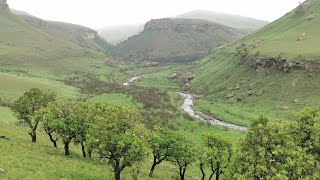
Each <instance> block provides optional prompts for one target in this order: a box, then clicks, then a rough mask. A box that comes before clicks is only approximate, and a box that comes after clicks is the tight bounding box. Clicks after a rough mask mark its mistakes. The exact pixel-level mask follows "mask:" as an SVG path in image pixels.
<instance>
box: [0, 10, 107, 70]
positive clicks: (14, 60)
mask: <svg viewBox="0 0 320 180" xmlns="http://www.w3.org/2000/svg"><path fill="white" fill-rule="evenodd" d="M22 17H24V18H26V17H28V18H32V19H36V18H34V17H30V16H18V15H14V14H12V13H11V12H10V11H9V9H8V8H3V9H0V29H1V33H0V39H1V41H0V65H1V71H3V72H7V71H15V72H20V73H31V74H42V75H41V76H43V73H45V74H51V75H52V74H53V75H59V76H60V75H61V74H64V73H68V74H72V73H75V72H96V71H103V69H104V68H100V69H99V70H98V69H97V68H96V67H106V68H107V66H106V59H108V57H109V56H108V55H106V54H104V53H99V52H97V51H96V50H101V51H102V50H103V48H102V45H104V44H105V42H104V41H103V40H101V44H99V43H96V42H94V41H95V39H96V38H93V37H94V36H95V35H96V34H95V33H94V31H88V32H86V31H82V30H83V29H85V28H83V27H79V26H76V25H67V24H63V26H60V23H53V22H50V23H47V22H45V21H42V20H39V19H37V20H39V21H37V22H39V23H40V24H41V25H42V26H41V28H35V27H34V26H31V25H30V24H29V23H27V22H26V21H25V19H24V18H22ZM69 26H70V31H64V29H63V30H61V29H59V27H61V28H62V27H63V28H65V27H69ZM45 27H50V28H52V29H49V28H45ZM75 27H77V28H79V32H78V31H77V30H76V28H75ZM55 28H56V29H55ZM73 32H74V33H75V34H77V33H79V34H80V35H79V36H77V35H74V34H73ZM69 33H70V34H71V35H70V36H68V37H67V34H69ZM81 33H82V34H81ZM73 38H74V40H73ZM81 41H83V44H81V43H80V42H81ZM98 41H100V40H98ZM80 45H82V46H83V47H81V46H80ZM87 46H91V48H92V49H88V48H84V47H87Z"/></svg>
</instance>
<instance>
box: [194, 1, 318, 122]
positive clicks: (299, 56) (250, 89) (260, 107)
mask: <svg viewBox="0 0 320 180" xmlns="http://www.w3.org/2000/svg"><path fill="white" fill-rule="evenodd" d="M319 13H320V2H319V1H316V0H309V1H306V2H304V3H302V4H300V5H299V6H298V7H297V8H296V9H294V10H293V11H291V12H290V13H288V14H286V15H285V16H284V17H282V18H280V19H278V20H277V21H275V22H273V23H271V24H269V25H268V26H266V27H264V28H262V29H261V30H259V31H257V32H256V33H254V34H252V35H249V36H247V37H245V38H243V39H241V40H238V41H236V42H233V43H230V44H227V45H224V46H222V47H220V48H217V49H215V50H213V51H212V52H211V53H210V54H209V55H208V56H207V57H206V58H204V59H203V60H202V61H199V64H198V65H197V68H196V69H195V70H194V71H195V73H196V78H195V79H194V81H192V86H193V87H192V89H193V92H194V93H197V94H199V95H200V94H201V96H200V97H201V98H200V99H199V100H198V101H197V103H196V104H195V106H196V108H198V109H200V110H202V111H206V112H209V113H210V112H211V113H212V114H214V115H215V116H217V117H220V118H222V119H225V120H229V121H233V122H235V123H239V124H244V125H248V124H250V120H251V119H253V118H254V117H257V116H259V115H267V116H268V117H271V118H275V117H281V118H284V117H287V116H291V112H292V111H295V110H298V109H302V108H304V107H306V106H315V107H319V105H320V104H319V102H320V96H319V94H320V58H319V57H320V51H319V49H320V43H319V42H320V34H319V33H318V30H319V28H320V26H319V24H320V18H319V17H318V14H319Z"/></svg>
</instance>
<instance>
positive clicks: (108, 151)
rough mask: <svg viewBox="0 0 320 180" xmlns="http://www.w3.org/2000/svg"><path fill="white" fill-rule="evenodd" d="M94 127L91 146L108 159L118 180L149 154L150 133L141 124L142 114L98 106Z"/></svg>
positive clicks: (91, 131) (89, 140) (90, 138)
mask: <svg viewBox="0 0 320 180" xmlns="http://www.w3.org/2000/svg"><path fill="white" fill-rule="evenodd" d="M94 108H95V109H96V110H95V111H94V112H95V113H94V114H95V115H94V116H93V117H94V119H95V121H94V124H93V125H92V126H91V127H90V131H89V136H88V143H89V145H90V146H91V147H94V148H95V150H96V151H97V152H98V153H99V155H100V157H101V158H105V159H107V160H108V162H109V164H110V165H111V166H112V167H113V172H114V177H115V179H116V180H120V179H121V172H122V170H123V169H124V168H125V167H128V166H132V165H133V164H134V163H136V162H139V161H141V160H143V159H144V158H145V157H146V155H147V146H146V144H147V140H146V134H145V133H146V130H145V128H144V127H143V126H141V125H140V121H141V115H140V114H139V113H137V112H136V111H134V110H131V109H128V108H121V107H112V106H107V105H103V104H96V105H95V106H94Z"/></svg>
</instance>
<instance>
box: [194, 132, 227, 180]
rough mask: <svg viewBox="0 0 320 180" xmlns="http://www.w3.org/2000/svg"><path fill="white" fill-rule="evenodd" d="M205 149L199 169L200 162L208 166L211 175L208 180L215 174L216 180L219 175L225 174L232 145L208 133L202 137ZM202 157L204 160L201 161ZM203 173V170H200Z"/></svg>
mask: <svg viewBox="0 0 320 180" xmlns="http://www.w3.org/2000/svg"><path fill="white" fill-rule="evenodd" d="M204 139H205V145H206V149H205V152H204V154H205V155H202V156H200V169H201V162H202V163H205V164H208V166H209V169H210V170H211V174H210V176H209V179H211V178H212V177H213V175H214V174H215V175H216V176H215V179H216V180H218V179H219V178H220V175H221V174H223V173H225V171H226V169H227V168H228V166H229V164H230V161H231V158H232V145H231V144H230V143H229V142H228V141H226V140H224V139H222V138H221V137H219V136H217V135H215V134H212V133H208V134H205V135H204ZM203 156H205V157H206V158H205V159H203ZM201 171H202V172H203V169H201Z"/></svg>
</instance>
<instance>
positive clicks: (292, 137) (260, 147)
mask: <svg viewBox="0 0 320 180" xmlns="http://www.w3.org/2000/svg"><path fill="white" fill-rule="evenodd" d="M296 117H297V121H296V122H294V123H290V122H271V123H269V122H268V120H267V119H266V118H263V117H261V118H259V119H258V120H257V121H255V122H254V123H253V124H252V126H251V128H250V130H249V132H248V133H247V135H246V137H245V138H244V139H243V140H242V141H241V142H240V144H239V145H240V147H239V148H240V149H239V154H238V157H237V159H236V161H237V163H236V164H237V165H236V166H237V168H238V170H237V171H238V174H236V175H235V176H236V177H238V178H240V177H242V178H250V177H253V178H255V179H261V178H263V179H264V178H266V179H272V178H278V179H301V178H302V179H309V178H311V177H313V176H314V175H317V172H316V168H317V167H318V164H319V158H318V151H317V146H318V144H319V139H318V137H319V135H318V133H319V126H318V125H315V124H319V120H318V119H317V118H316V117H318V113H317V111H315V109H306V110H305V111H302V112H300V113H297V114H296ZM313 135H315V136H313Z"/></svg>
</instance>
